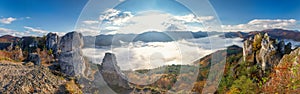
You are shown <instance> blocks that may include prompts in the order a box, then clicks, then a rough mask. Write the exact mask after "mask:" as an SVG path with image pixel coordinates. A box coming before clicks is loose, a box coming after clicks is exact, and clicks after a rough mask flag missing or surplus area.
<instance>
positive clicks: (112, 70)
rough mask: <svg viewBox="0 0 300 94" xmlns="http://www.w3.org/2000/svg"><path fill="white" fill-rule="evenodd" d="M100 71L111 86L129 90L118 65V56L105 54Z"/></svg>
mask: <svg viewBox="0 0 300 94" xmlns="http://www.w3.org/2000/svg"><path fill="white" fill-rule="evenodd" d="M99 71H100V73H101V74H102V76H103V79H104V80H105V82H106V83H107V84H108V85H109V86H111V87H121V88H126V89H129V84H128V81H127V79H126V77H125V76H124V74H123V73H122V72H121V70H120V68H119V66H118V65H117V61H116V56H115V55H114V54H112V53H106V54H105V56H104V58H103V62H102V64H101V65H100V67H99Z"/></svg>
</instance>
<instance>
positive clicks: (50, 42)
mask: <svg viewBox="0 0 300 94" xmlns="http://www.w3.org/2000/svg"><path fill="white" fill-rule="evenodd" d="M58 44H59V36H58V35H57V34H55V33H48V34H47V36H46V48H47V50H51V51H52V54H54V55H57V54H58Z"/></svg>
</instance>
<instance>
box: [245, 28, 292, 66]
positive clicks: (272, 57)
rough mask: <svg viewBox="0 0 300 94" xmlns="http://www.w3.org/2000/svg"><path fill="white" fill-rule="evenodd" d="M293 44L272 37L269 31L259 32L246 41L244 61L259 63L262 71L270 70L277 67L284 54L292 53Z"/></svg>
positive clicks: (253, 63)
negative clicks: (286, 43)
mask: <svg viewBox="0 0 300 94" xmlns="http://www.w3.org/2000/svg"><path fill="white" fill-rule="evenodd" d="M290 51H291V44H290V43H289V44H288V45H285V42H284V41H278V40H276V39H272V38H271V37H270V36H269V35H268V33H264V34H263V33H258V34H257V35H255V36H254V37H250V38H249V39H247V40H245V41H244V47H243V55H244V61H248V62H252V65H255V64H258V65H259V67H260V68H261V70H262V72H266V71H270V70H272V68H273V67H275V66H276V65H277V64H278V63H279V61H280V59H281V58H282V57H283V55H284V54H287V53H290Z"/></svg>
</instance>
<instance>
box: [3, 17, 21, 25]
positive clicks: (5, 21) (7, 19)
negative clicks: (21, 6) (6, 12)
mask: <svg viewBox="0 0 300 94" xmlns="http://www.w3.org/2000/svg"><path fill="white" fill-rule="evenodd" d="M16 20H17V18H13V17H8V18H2V19H0V23H2V24H11V23H12V22H13V21H16Z"/></svg>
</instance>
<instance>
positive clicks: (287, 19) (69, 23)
mask: <svg viewBox="0 0 300 94" xmlns="http://www.w3.org/2000/svg"><path fill="white" fill-rule="evenodd" d="M99 1H101V0H99ZM87 2H88V0H1V1H0V20H1V21H0V22H1V23H0V28H1V29H0V34H1V32H4V30H6V31H17V32H26V31H27V32H30V31H37V32H44V31H45V32H47V31H48V32H49V31H51V32H69V31H72V30H73V29H74V26H75V24H76V22H77V19H78V17H79V16H80V13H81V11H82V9H83V8H84V6H85V4H86V3H87ZM124 2H125V3H124V4H121V5H119V6H117V7H116V9H118V10H120V11H128V10H131V11H132V10H134V11H140V10H147V9H149V10H157V9H158V10H162V11H164V12H168V13H171V14H174V15H175V14H176V15H185V14H188V13H189V12H188V9H186V8H185V7H184V6H180V5H179V4H178V3H174V2H173V1H172V0H128V1H124ZM210 2H211V4H212V6H213V7H214V9H215V11H216V12H217V14H218V17H219V19H220V20H221V22H222V24H224V25H225V26H224V27H226V28H230V30H235V29H237V30H240V29H241V28H243V27H251V26H252V25H251V26H248V23H249V22H251V21H253V23H255V24H260V25H261V24H262V25H264V24H269V23H273V24H274V23H275V25H280V24H285V23H287V24H292V25H294V24H295V23H296V24H297V25H298V22H297V21H298V20H300V6H299V4H300V0H226V1H224V0H210ZM102 4H104V3H102ZM100 5H101V4H100ZM128 6H131V8H130V7H128ZM178 6H179V7H178ZM132 14H134V13H132ZM9 18H10V19H9ZM294 20H295V21H294ZM235 25H243V26H242V27H237V26H235ZM267 27H268V26H266V28H267ZM296 27H298V26H296ZM296 27H292V26H286V27H285V28H287V29H289V28H291V29H297V28H296ZM253 28H254V27H253ZM255 28H258V27H255ZM1 30H2V31H1ZM39 30H40V31H39ZM241 30H243V29H241ZM247 30H250V29H249V28H248V29H247ZM251 30H256V29H251ZM35 33H36V32H33V34H35Z"/></svg>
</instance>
